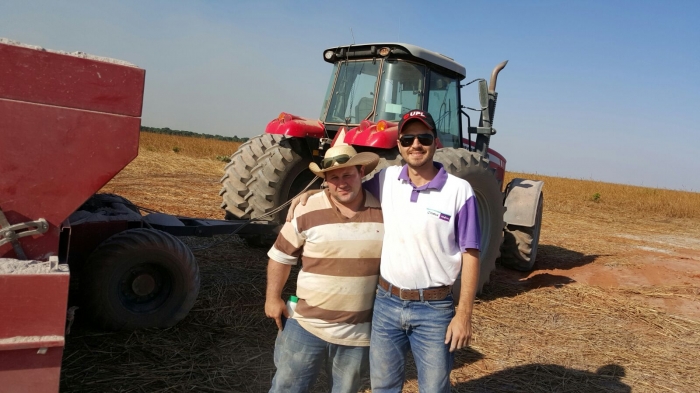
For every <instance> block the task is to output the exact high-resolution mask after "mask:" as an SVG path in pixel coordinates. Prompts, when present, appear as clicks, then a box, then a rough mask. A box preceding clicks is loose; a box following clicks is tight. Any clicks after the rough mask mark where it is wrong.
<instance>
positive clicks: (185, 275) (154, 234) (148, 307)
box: [81, 228, 199, 330]
mask: <svg viewBox="0 0 700 393" xmlns="http://www.w3.org/2000/svg"><path fill="white" fill-rule="evenodd" d="M81 283H82V285H83V287H82V291H81V292H82V300H83V304H84V306H85V308H86V309H87V311H88V314H89V315H90V316H91V317H92V319H93V321H94V322H95V323H96V324H97V325H98V326H100V327H102V328H104V329H109V330H122V329H123V330H133V329H141V328H150V327H159V328H166V327H170V326H173V325H175V324H176V323H177V322H179V321H180V320H181V319H183V318H184V317H185V316H186V315H187V313H188V312H189V311H190V309H191V308H192V306H193V305H194V302H195V300H196V299H197V294H198V293H199V267H198V266H197V262H196V261H195V259H194V256H193V255H192V252H191V251H190V249H189V248H187V246H185V245H184V244H183V243H182V242H181V241H180V240H178V239H177V238H176V237H174V236H172V235H169V234H167V233H165V232H161V231H157V230H154V229H142V228H139V229H131V230H127V231H124V232H120V233H118V234H116V235H114V236H112V237H110V238H109V239H107V240H105V241H104V242H103V243H102V244H101V245H100V246H99V247H97V249H96V250H95V251H93V252H92V254H90V257H89V258H88V261H87V264H86V265H85V268H84V270H83V272H82V275H81Z"/></svg>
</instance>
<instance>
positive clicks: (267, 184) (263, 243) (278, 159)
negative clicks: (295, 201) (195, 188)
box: [243, 140, 322, 247]
mask: <svg viewBox="0 0 700 393" xmlns="http://www.w3.org/2000/svg"><path fill="white" fill-rule="evenodd" d="M310 163H311V158H310V157H304V156H302V155H300V154H299V153H297V152H296V151H294V149H293V148H292V146H291V144H290V143H289V142H288V141H287V140H282V141H280V143H279V144H277V145H275V146H272V147H271V148H269V149H268V150H267V151H266V152H265V154H264V155H263V156H262V157H260V159H259V160H258V164H257V165H256V166H255V168H253V169H252V171H251V179H250V181H249V182H248V183H247V184H246V187H248V194H247V195H246V197H245V201H246V203H247V204H248V208H247V210H246V214H247V216H248V217H251V218H259V217H262V219H263V220H266V221H272V222H274V223H276V224H278V229H280V227H281V225H282V224H284V221H285V217H286V216H287V208H285V209H282V210H281V211H279V212H276V213H273V214H270V213H271V212H272V211H273V210H275V209H277V208H279V207H280V206H281V205H283V204H284V203H285V202H287V201H288V200H290V199H292V198H293V197H295V196H296V195H297V194H299V193H300V192H301V191H302V190H303V189H304V188H306V187H307V186H308V185H309V183H311V181H312V180H314V178H315V177H316V176H315V175H314V174H313V172H311V170H310V169H309V164H310ZM321 183H322V179H316V180H315V181H314V183H313V184H312V185H311V187H310V189H311V188H318V187H319V186H320V185H321ZM276 237H277V235H276V234H270V235H250V236H244V237H243V238H244V239H245V240H246V242H247V243H248V245H250V246H255V247H268V246H270V245H272V243H274V241H275V238H276Z"/></svg>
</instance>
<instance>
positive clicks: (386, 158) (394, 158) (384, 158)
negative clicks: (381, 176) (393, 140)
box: [364, 148, 406, 180]
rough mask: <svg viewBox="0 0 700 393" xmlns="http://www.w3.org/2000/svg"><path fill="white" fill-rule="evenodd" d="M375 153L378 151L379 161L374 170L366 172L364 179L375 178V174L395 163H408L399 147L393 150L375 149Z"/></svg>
mask: <svg viewBox="0 0 700 393" xmlns="http://www.w3.org/2000/svg"><path fill="white" fill-rule="evenodd" d="M374 153H377V154H378V155H379V163H378V164H377V167H376V168H375V169H374V170H373V171H372V172H370V173H366V174H365V177H364V179H367V180H368V179H371V178H373V177H374V175H375V174H377V173H378V172H379V171H381V170H382V169H384V168H387V167H390V166H395V165H404V164H405V163H406V161H404V160H403V157H401V153H400V152H399V149H398V148H393V149H391V150H382V151H374Z"/></svg>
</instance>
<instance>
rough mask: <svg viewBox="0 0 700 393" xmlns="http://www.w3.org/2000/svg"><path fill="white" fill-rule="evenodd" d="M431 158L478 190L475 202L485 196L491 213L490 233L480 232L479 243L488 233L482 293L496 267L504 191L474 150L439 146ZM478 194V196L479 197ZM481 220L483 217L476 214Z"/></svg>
mask: <svg viewBox="0 0 700 393" xmlns="http://www.w3.org/2000/svg"><path fill="white" fill-rule="evenodd" d="M434 160H435V161H437V162H440V163H441V164H443V166H444V167H445V170H446V171H447V173H449V174H451V175H454V176H457V177H459V178H461V179H464V180H467V181H468V182H469V184H470V185H471V186H472V188H473V189H474V191H475V193H477V201H478V202H479V203H480V202H481V201H479V199H480V198H482V197H483V198H486V199H488V202H489V211H490V212H491V217H490V224H491V233H490V234H486V233H483V232H482V234H481V236H482V246H483V244H484V239H483V237H484V236H489V239H488V243H487V249H486V250H481V252H480V258H479V260H480V273H479V286H478V288H477V290H478V291H479V292H481V290H482V289H483V287H484V285H485V284H486V283H488V282H489V279H490V276H491V273H492V272H493V271H494V270H495V269H496V259H497V258H498V257H499V256H500V246H501V242H502V236H503V226H504V222H503V213H504V208H503V194H502V193H501V188H500V185H499V182H498V179H496V174H495V169H493V168H491V167H490V166H489V161H488V159H487V158H483V157H482V156H481V155H479V154H478V153H476V152H470V151H469V150H467V149H460V148H442V149H438V150H437V151H436V153H435V157H434ZM480 195H481V196H480ZM479 220H483V217H479Z"/></svg>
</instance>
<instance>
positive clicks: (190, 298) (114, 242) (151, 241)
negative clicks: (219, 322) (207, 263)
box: [81, 228, 200, 330]
mask: <svg viewBox="0 0 700 393" xmlns="http://www.w3.org/2000/svg"><path fill="white" fill-rule="evenodd" d="M154 248H157V249H160V250H167V252H168V253H170V254H171V255H173V256H175V257H176V258H177V259H178V260H179V261H180V262H179V264H178V265H179V268H181V269H182V270H181V273H182V275H183V276H184V277H185V278H186V281H187V284H189V285H188V286H189V287H190V288H189V289H190V290H189V291H187V294H186V296H185V297H184V299H183V301H182V302H181V304H180V306H179V308H178V309H177V310H176V311H175V312H174V313H172V314H171V315H168V316H166V318H163V319H161V320H160V321H158V323H157V324H155V325H148V326H146V325H144V324H143V321H142V322H141V323H139V322H138V321H134V320H132V321H124V320H119V319H118V318H117V317H116V316H115V313H114V312H113V311H112V310H110V309H109V308H110V306H109V302H106V301H105V299H104V296H106V293H105V292H106V288H107V285H105V283H104V282H103V280H104V279H105V278H106V277H109V276H110V274H111V273H112V271H113V270H114V268H115V266H114V264H118V263H119V259H120V257H126V256H128V255H129V254H131V253H133V252H134V250H139V252H143V251H144V250H147V249H154ZM83 277H84V279H82V280H81V281H82V282H83V288H84V289H83V301H84V302H85V307H86V309H87V310H88V311H89V313H90V316H91V317H92V319H93V320H94V322H95V323H96V324H98V325H99V326H100V327H102V328H105V329H109V330H120V329H126V330H129V329H137V328H144V327H162V328H164V327H171V326H173V325H175V324H176V323H177V322H179V321H180V320H182V319H183V318H185V316H187V314H188V313H189V311H190V309H191V308H192V306H193V305H194V302H195V300H196V299H197V295H198V293H199V284H200V278H199V267H198V265H197V262H196V261H195V258H194V255H192V251H190V249H189V248H188V247H187V246H186V245H185V244H183V243H182V242H181V241H180V240H178V239H177V238H176V237H174V236H172V235H170V234H168V233H165V232H161V231H158V230H154V229H145V228H138V229H130V230H127V231H124V232H120V233H118V234H116V235H114V236H112V237H110V238H109V239H107V240H105V241H104V242H103V243H102V244H101V245H100V246H99V247H98V248H97V249H96V250H95V251H93V252H92V254H91V255H90V257H89V258H88V263H87V265H86V267H85V271H84V272H83Z"/></svg>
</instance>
